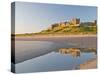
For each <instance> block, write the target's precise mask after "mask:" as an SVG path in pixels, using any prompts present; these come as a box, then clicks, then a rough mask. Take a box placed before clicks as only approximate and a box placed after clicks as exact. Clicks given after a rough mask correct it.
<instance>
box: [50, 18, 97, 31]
mask: <svg viewBox="0 0 100 75" xmlns="http://www.w3.org/2000/svg"><path fill="white" fill-rule="evenodd" d="M80 24H81V22H80V19H79V18H72V19H71V20H70V21H69V22H67V21H66V22H60V23H55V24H52V25H51V26H50V27H49V28H48V29H49V30H52V29H54V28H58V29H59V28H64V27H79V26H80ZM96 25H97V20H94V21H93V22H92V25H91V26H94V27H96Z"/></svg>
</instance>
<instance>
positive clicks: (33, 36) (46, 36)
mask: <svg viewBox="0 0 100 75" xmlns="http://www.w3.org/2000/svg"><path fill="white" fill-rule="evenodd" d="M96 36H97V35H96V34H95V35H86V34H85V35H52V34H51V35H31V36H28V35H26V36H16V35H15V38H17V37H26V38H29V37H32V38H35V37H45V38H48V37H96Z"/></svg>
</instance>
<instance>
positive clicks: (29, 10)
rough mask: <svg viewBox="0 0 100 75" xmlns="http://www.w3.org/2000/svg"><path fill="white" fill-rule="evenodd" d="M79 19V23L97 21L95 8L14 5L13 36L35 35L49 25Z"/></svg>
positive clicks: (40, 4)
mask: <svg viewBox="0 0 100 75" xmlns="http://www.w3.org/2000/svg"><path fill="white" fill-rule="evenodd" d="M72 18H80V20H81V22H91V21H93V20H96V19H97V7H94V6H76V5H61V4H44V3H30V2H16V3H15V34H22V33H36V32H40V31H41V30H44V29H47V28H48V27H49V26H50V25H51V24H54V23H59V22H64V21H69V20H71V19H72Z"/></svg>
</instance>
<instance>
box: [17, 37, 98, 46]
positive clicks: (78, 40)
mask: <svg viewBox="0 0 100 75" xmlns="http://www.w3.org/2000/svg"><path fill="white" fill-rule="evenodd" d="M15 40H16V41H50V42H56V43H64V42H67V43H69V44H73V45H74V46H76V47H79V48H80V47H81V48H82V47H93V48H94V47H96V46H97V35H68V36H67V35H63V36H46V35H44V36H41V35H40V36H39V35H38V36H25V37H22V36H18V37H15Z"/></svg>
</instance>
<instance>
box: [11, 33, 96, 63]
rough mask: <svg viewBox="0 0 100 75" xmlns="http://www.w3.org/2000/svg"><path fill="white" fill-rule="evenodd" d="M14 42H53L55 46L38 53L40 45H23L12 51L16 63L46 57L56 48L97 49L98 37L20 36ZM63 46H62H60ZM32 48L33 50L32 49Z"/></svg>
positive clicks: (51, 45)
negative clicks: (45, 55)
mask: <svg viewBox="0 0 100 75" xmlns="http://www.w3.org/2000/svg"><path fill="white" fill-rule="evenodd" d="M13 41H15V42H16V41H31V42H32V41H40V42H41V41H43V42H51V43H52V42H53V44H50V45H49V46H50V48H52V49H50V48H49V47H46V46H45V47H44V48H43V49H42V46H41V49H40V50H39V49H38V50H39V51H38V50H37V49H35V48H39V47H38V45H37V47H36V46H34V45H32V44H31V45H23V46H19V47H20V48H19V49H17V46H16V47H15V48H13V49H12V50H15V53H16V54H15V55H16V56H15V58H16V59H15V60H16V63H20V62H23V61H25V60H29V59H31V58H34V57H38V56H41V55H44V54H46V53H49V52H51V51H53V50H55V49H56V48H55V46H57V47H59V48H61V47H62V48H65V47H66V48H67V46H68V47H74V48H96V47H97V36H96V35H84V36H83V35H70V36H25V37H22V36H18V37H15V40H12V42H13ZM58 44H60V45H62V46H60V45H58ZM30 46H31V47H32V48H31V47H30ZM29 48H30V49H29Z"/></svg>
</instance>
